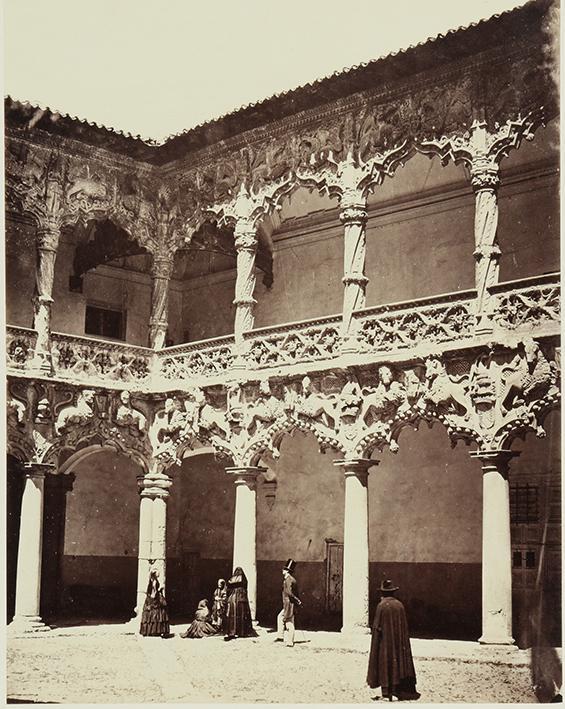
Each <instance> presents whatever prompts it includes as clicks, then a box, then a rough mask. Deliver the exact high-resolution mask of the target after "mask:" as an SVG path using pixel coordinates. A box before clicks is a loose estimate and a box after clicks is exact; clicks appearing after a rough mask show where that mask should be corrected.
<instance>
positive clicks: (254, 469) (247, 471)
mask: <svg viewBox="0 0 565 709" xmlns="http://www.w3.org/2000/svg"><path fill="white" fill-rule="evenodd" d="M266 472H267V468H262V467H259V466H251V467H246V468H244V467H237V468H235V467H234V468H226V473H227V474H228V475H232V476H233V479H234V480H233V481H234V483H235V485H236V486H239V485H245V486H246V487H248V488H249V489H253V490H254V489H255V487H256V485H257V478H258V477H259V475H261V473H266Z"/></svg>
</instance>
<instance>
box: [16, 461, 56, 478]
mask: <svg viewBox="0 0 565 709" xmlns="http://www.w3.org/2000/svg"><path fill="white" fill-rule="evenodd" d="M54 471H55V466H54V465H52V464H51V463H33V462H32V463H24V465H23V472H24V475H25V476H26V477H27V478H32V479H36V480H43V479H44V478H45V476H46V475H48V474H49V473H53V472H54Z"/></svg>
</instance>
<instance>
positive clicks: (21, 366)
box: [6, 325, 37, 371]
mask: <svg viewBox="0 0 565 709" xmlns="http://www.w3.org/2000/svg"><path fill="white" fill-rule="evenodd" d="M36 339H37V333H36V332H35V330H30V329H29V328H27V327H13V326H12V325H10V326H8V327H7V328H6V366H7V368H8V369H9V370H16V371H17V370H22V371H25V370H29V369H30V367H31V361H32V359H33V354H34V350H35V341H36Z"/></svg>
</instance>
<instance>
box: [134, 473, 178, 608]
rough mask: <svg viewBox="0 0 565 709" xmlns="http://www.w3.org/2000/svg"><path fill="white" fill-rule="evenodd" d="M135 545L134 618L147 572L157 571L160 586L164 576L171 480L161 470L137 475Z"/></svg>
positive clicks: (142, 601) (165, 571) (147, 576)
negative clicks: (137, 506) (137, 537)
mask: <svg viewBox="0 0 565 709" xmlns="http://www.w3.org/2000/svg"><path fill="white" fill-rule="evenodd" d="M137 482H138V487H139V492H140V497H141V499H140V504H139V547H138V563H137V598H136V606H135V615H134V620H135V619H137V620H139V618H140V617H141V613H142V611H143V604H144V602H145V593H146V590H147V583H148V581H149V571H150V569H152V568H156V569H158V571H159V579H160V583H161V586H163V587H165V585H166V575H167V498H168V496H169V488H170V487H171V485H172V484H173V483H172V480H171V479H170V478H169V477H168V476H167V475H164V474H162V473H160V474H159V473H152V474H149V475H145V476H143V477H140V478H138V481H137Z"/></svg>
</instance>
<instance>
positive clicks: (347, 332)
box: [340, 197, 369, 340]
mask: <svg viewBox="0 0 565 709" xmlns="http://www.w3.org/2000/svg"><path fill="white" fill-rule="evenodd" d="M360 199H361V197H360ZM343 203H344V200H342V204H343ZM340 219H341V222H342V224H343V225H344V235H343V236H344V246H343V285H344V290H343V316H342V318H343V319H342V337H343V338H344V340H348V339H351V338H354V337H355V328H354V321H353V313H354V312H355V311H356V310H359V309H360V308H364V307H365V290H366V287H367V283H368V281H369V279H368V278H366V277H365V255H366V238H365V225H366V223H367V210H366V204H365V200H363V201H362V202H359V203H358V204H347V203H345V206H344V208H343V209H342V211H341V213H340Z"/></svg>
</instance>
